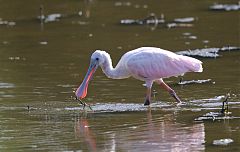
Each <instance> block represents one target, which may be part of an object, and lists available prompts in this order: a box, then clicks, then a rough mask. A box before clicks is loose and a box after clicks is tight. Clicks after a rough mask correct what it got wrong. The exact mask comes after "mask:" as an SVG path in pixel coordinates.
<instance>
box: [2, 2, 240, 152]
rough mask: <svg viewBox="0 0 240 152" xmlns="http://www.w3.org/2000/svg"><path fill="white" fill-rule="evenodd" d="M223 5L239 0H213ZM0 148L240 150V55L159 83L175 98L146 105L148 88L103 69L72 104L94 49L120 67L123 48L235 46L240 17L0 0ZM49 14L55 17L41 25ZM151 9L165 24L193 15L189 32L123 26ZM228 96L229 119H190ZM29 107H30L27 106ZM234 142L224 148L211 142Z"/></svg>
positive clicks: (191, 6)
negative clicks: (111, 76)
mask: <svg viewBox="0 0 240 152" xmlns="http://www.w3.org/2000/svg"><path fill="white" fill-rule="evenodd" d="M218 2H219V3H224V4H225V3H236V4H237V3H238V1H235V0H231V1H225V0H219V1H218ZM0 3H1V5H0V10H1V11H0V18H1V19H0V21H8V23H7V24H5V23H6V22H5V23H4V24H1V25H0V56H1V58H0V122H1V123H0V129H1V132H0V151H33V150H39V151H147V150H148V151H159V150H161V151H216V150H222V151H239V150H240V149H239V144H240V138H239V136H240V134H239V132H240V128H239V124H240V119H239V117H240V112H239V108H240V106H239V105H240V104H239V102H240V92H239V90H240V79H239V75H240V69H239V67H240V51H231V52H227V51H226V52H221V53H220V57H218V58H216V59H207V58H199V59H200V60H202V61H203V67H204V72H203V73H189V74H186V75H185V76H184V78H183V80H184V81H192V80H196V81H197V80H208V79H211V81H210V82H208V83H199V84H198V83H191V84H183V85H179V84H178V82H179V78H175V77H174V78H169V79H165V81H166V82H167V83H168V84H169V85H170V86H172V87H173V88H174V89H175V90H176V92H177V93H178V95H179V96H180V97H181V99H182V100H183V101H184V103H183V104H182V105H177V104H176V103H175V101H174V100H173V99H172V97H170V96H169V95H168V93H167V92H164V91H163V90H162V89H161V88H160V87H158V86H157V85H154V86H153V90H155V91H154V92H155V97H154V100H153V104H152V105H151V107H150V108H148V107H144V106H143V102H144V93H145V87H143V85H142V84H143V82H141V81H138V80H135V79H133V78H129V79H125V80H112V79H108V78H106V77H105V75H104V74H103V73H102V71H101V70H100V69H99V70H98V71H97V72H96V73H95V76H94V78H93V81H91V83H90V85H89V91H88V96H87V98H86V99H85V100H84V101H85V102H87V103H89V104H91V106H92V109H93V111H91V110H89V109H85V110H83V108H82V106H81V105H80V104H79V103H77V102H76V101H75V100H73V96H74V93H73V91H74V90H75V89H76V88H77V87H78V85H79V84H80V83H81V81H82V79H83V77H84V75H85V72H86V70H87V67H88V64H89V56H90V55H91V53H92V52H93V51H94V50H96V49H102V50H105V51H108V52H109V53H110V54H111V57H112V59H113V64H114V65H116V63H117V61H118V60H119V59H120V57H121V56H122V55H123V54H124V53H125V52H127V51H128V50H131V49H135V48H137V47H141V46H156V47H161V48H164V49H167V50H172V51H175V52H176V51H180V50H188V49H196V48H210V47H223V46H227V45H230V46H240V44H239V42H240V38H239V37H240V31H239V11H229V12H223V11H217V12H215V11H210V10H209V6H211V5H212V4H213V3H214V2H213V1H208V0H204V1H190V0H182V1H176V0H171V1H164V0H162V1H153V0H150V1H143V0H137V1H131V0H130V1H95V0H91V1H64V0H60V1H45V0H35V1H30V0H24V1H13V0H10V1H9V0H8V1H7V0H0ZM40 7H43V13H44V15H45V16H47V15H50V14H55V13H57V14H61V17H60V18H59V19H57V20H56V21H53V22H48V23H45V22H44V21H43V22H42V24H41V21H40V20H39V19H38V16H40ZM152 13H154V14H155V15H156V16H157V17H161V16H162V14H164V17H165V19H166V20H167V21H172V20H174V19H176V18H184V17H193V18H194V19H195V21H194V22H193V27H178V28H167V27H166V26H164V25H157V26H156V25H154V26H153V25H132V26H131V25H121V24H120V21H121V20H122V19H143V18H145V17H147V16H149V15H150V14H152ZM227 93H230V98H229V107H230V111H231V112H232V113H231V115H230V116H229V117H224V118H223V119H220V120H215V121H213V120H209V121H194V120H195V119H196V118H198V117H200V116H202V115H204V114H206V113H209V112H219V111H220V109H221V105H222V101H223V100H224V98H225V96H226V94H227ZM28 106H29V109H28ZM220 139H232V140H233V142H232V143H230V144H228V145H214V144H213V142H214V141H215V140H220Z"/></svg>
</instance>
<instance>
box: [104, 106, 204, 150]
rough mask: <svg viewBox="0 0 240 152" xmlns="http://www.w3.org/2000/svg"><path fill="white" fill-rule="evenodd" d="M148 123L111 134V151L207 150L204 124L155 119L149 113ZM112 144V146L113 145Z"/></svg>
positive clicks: (107, 145) (107, 146) (170, 116)
mask: <svg viewBox="0 0 240 152" xmlns="http://www.w3.org/2000/svg"><path fill="white" fill-rule="evenodd" d="M146 118H147V119H146V120H145V122H142V121H143V120H140V121H141V122H139V125H136V126H135V127H133V126H132V127H129V128H122V129H118V130H115V131H113V132H112V133H111V134H108V139H109V140H108V141H106V143H105V148H107V149H105V150H107V151H109V150H110V151H117V150H123V151H128V150H130V151H153V152H154V151H159V150H160V151H184V152H185V151H203V150H205V145H204V143H205V131H204V124H203V123H198V124H194V125H191V126H189V125H184V124H181V123H178V122H176V120H175V118H174V116H173V115H171V114H169V115H165V116H164V117H163V118H153V116H152V113H151V110H149V111H148V112H147V116H146ZM110 143H111V145H110Z"/></svg>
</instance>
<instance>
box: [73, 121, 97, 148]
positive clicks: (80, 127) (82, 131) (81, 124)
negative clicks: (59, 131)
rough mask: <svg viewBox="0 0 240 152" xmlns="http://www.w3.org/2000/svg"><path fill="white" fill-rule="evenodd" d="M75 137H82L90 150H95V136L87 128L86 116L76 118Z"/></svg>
mask: <svg viewBox="0 0 240 152" xmlns="http://www.w3.org/2000/svg"><path fill="white" fill-rule="evenodd" d="M74 129H75V135H76V138H80V139H84V142H85V143H86V144H87V146H88V149H89V150H90V151H96V138H95V136H94V134H93V133H92V131H91V129H90V128H89V124H88V121H87V119H86V118H78V119H77V120H76V122H75V127H74Z"/></svg>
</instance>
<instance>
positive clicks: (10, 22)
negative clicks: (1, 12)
mask: <svg viewBox="0 0 240 152" xmlns="http://www.w3.org/2000/svg"><path fill="white" fill-rule="evenodd" d="M1 25H6V26H15V25H16V22H14V21H7V20H3V19H2V18H0V26H1Z"/></svg>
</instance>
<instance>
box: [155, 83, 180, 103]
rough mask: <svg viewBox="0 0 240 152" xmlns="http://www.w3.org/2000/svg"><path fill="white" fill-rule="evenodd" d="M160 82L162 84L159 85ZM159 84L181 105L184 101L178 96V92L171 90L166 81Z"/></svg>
mask: <svg viewBox="0 0 240 152" xmlns="http://www.w3.org/2000/svg"><path fill="white" fill-rule="evenodd" d="M159 82H160V83H159ZM157 83H159V84H160V86H161V87H162V88H163V89H164V90H166V91H168V92H169V94H170V95H171V96H172V97H173V98H174V99H175V100H176V101H177V102H179V103H181V102H182V101H181V100H180V98H179V97H178V96H177V94H176V92H175V91H174V90H173V89H172V88H171V87H169V86H168V85H167V84H166V83H165V82H164V81H158V82H157Z"/></svg>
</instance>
